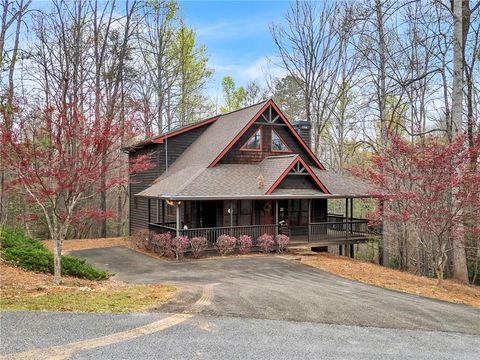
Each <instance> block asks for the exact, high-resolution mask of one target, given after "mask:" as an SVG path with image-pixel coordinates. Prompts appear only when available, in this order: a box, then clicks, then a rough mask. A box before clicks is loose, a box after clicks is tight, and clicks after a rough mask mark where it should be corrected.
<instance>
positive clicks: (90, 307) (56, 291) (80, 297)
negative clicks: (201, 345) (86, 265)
mask: <svg viewBox="0 0 480 360" xmlns="http://www.w3.org/2000/svg"><path fill="white" fill-rule="evenodd" d="M175 290H176V289H175V287H173V286H169V285H136V286H131V287H127V288H123V289H119V290H112V289H102V290H94V291H88V290H81V289H68V290H66V289H62V288H52V289H48V290H45V289H40V288H39V289H38V290H37V292H31V291H30V292H26V291H19V290H18V288H15V287H13V286H12V287H7V288H6V289H3V291H2V296H1V298H0V310H2V311H30V310H43V311H79V312H114V313H123V312H132V311H140V310H145V309H146V308H148V307H150V306H153V305H155V304H159V303H161V302H164V301H165V300H167V299H169V298H170V297H171V296H172V295H173V293H174V291H175Z"/></svg>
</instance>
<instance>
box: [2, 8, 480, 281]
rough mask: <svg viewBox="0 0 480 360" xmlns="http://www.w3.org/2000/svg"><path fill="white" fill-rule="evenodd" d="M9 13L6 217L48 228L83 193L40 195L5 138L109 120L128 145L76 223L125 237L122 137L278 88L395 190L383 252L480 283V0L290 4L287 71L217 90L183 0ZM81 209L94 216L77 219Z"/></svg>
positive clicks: (291, 110)
mask: <svg viewBox="0 0 480 360" xmlns="http://www.w3.org/2000/svg"><path fill="white" fill-rule="evenodd" d="M0 15H1V19H0V21H1V23H0V24H1V28H0V64H1V68H0V86H1V93H0V102H1V103H0V107H1V114H2V119H1V121H2V124H1V126H2V136H3V137H2V147H3V148H4V150H3V151H4V153H3V156H2V159H0V171H1V174H0V175H1V179H0V181H1V184H0V185H1V188H0V202H1V207H0V217H1V221H2V223H7V224H19V223H20V224H23V226H25V227H26V228H27V229H28V231H30V232H32V233H34V234H36V235H37V236H40V237H49V236H52V235H51V233H52V232H51V229H50V230H49V224H48V221H47V220H46V214H49V213H51V212H52V211H53V214H56V213H57V212H62V211H63V210H62V209H64V208H65V206H66V204H69V201H70V200H71V199H70V197H71V192H68V191H67V193H66V194H63V193H59V192H58V191H57V192H56V196H55V197H52V196H51V191H50V190H51V188H50V187H49V186H47V185H45V184H42V186H43V187H44V188H43V190H44V192H43V195H42V196H41V198H39V197H37V198H36V199H35V197H32V192H34V191H35V189H34V188H29V184H27V183H26V180H25V179H24V180H22V181H23V182H22V181H21V180H19V178H18V175H16V171H15V168H12V167H11V166H10V165H11V164H9V163H7V162H6V159H7V158H8V155H9V154H10V153H9V154H7V153H5V152H6V151H8V150H9V149H8V147H7V146H4V144H7V143H8V141H10V143H12V144H15V143H16V144H18V142H20V143H24V144H31V147H32V148H35V149H40V150H39V152H42V150H43V148H42V146H44V147H48V146H49V144H51V142H50V140H49V141H47V140H45V139H46V138H53V137H54V135H55V136H59V137H61V136H63V133H62V132H58V133H55V131H54V130H52V124H61V126H64V127H67V128H68V127H69V126H73V125H72V124H76V123H80V124H83V125H82V128H81V129H79V130H78V131H79V132H82V134H84V137H85V138H88V137H89V134H92V133H95V134H97V133H98V132H99V131H100V132H101V131H103V132H105V129H110V131H112V133H113V134H114V135H115V136H112V137H113V138H115V141H110V142H108V146H106V145H102V146H100V147H98V148H94V149H96V151H100V163H99V165H98V166H99V167H100V168H102V169H105V171H104V172H103V173H102V174H101V176H99V177H98V178H96V177H95V178H94V179H93V180H94V181H95V182H96V183H97V185H98V186H95V188H93V187H88V188H85V189H82V191H81V192H82V195H78V199H79V201H78V202H77V203H75V206H74V207H72V209H73V211H72V213H71V215H70V216H71V219H70V220H71V221H70V223H69V226H68V227H67V228H66V229H63V231H65V236H67V237H105V236H117V235H122V234H125V233H126V224H127V223H128V218H127V201H126V199H127V195H128V189H127V187H126V184H125V181H124V180H125V179H123V181H121V180H120V178H122V176H126V175H127V174H126V171H125V167H124V166H123V165H122V164H123V162H124V161H125V155H124V154H123V153H122V152H121V151H120V149H121V147H122V146H124V145H126V144H128V143H130V142H131V141H133V139H136V140H139V139H143V138H146V137H149V136H152V135H155V134H159V133H162V132H165V131H168V130H170V129H173V128H176V127H178V126H182V125H185V124H188V123H192V122H195V121H198V120H200V119H202V118H206V117H208V116H211V115H213V114H215V113H216V112H228V111H232V110H236V109H238V108H240V107H242V106H246V105H251V104H253V103H256V102H258V101H260V100H263V99H265V98H269V97H272V98H273V99H274V100H275V101H276V102H277V104H278V105H279V106H280V108H282V110H283V111H284V112H285V114H286V116H287V118H289V119H290V120H291V121H293V120H298V119H302V120H308V121H310V122H311V123H312V129H313V136H312V144H311V145H312V149H313V150H314V151H315V153H316V154H317V155H318V156H319V158H320V160H321V161H322V162H323V163H324V164H325V165H326V167H327V168H330V169H332V170H334V171H337V172H347V171H349V172H352V171H353V172H355V173H356V174H357V175H361V176H364V177H366V178H369V179H370V180H372V181H374V182H375V183H376V184H377V185H379V186H380V187H383V188H385V189H388V190H389V192H390V194H391V196H390V199H386V201H384V202H381V203H379V204H378V206H377V207H376V211H375V214H372V216H374V217H377V218H381V219H382V220H388V226H387V225H385V244H383V245H384V246H383V248H384V254H383V257H384V259H385V262H386V264H390V265H392V266H397V267H400V268H402V269H408V270H411V271H415V272H418V273H421V274H423V275H435V276H438V277H442V276H448V277H451V276H453V277H455V278H456V279H458V280H460V281H463V282H467V281H471V282H478V281H479V276H478V273H479V272H480V231H479V229H478V224H479V223H480V217H479V213H480V207H479V204H480V194H479V193H478V188H479V186H478V185H479V184H480V176H479V171H480V170H479V167H478V161H479V143H480V123H479V120H478V119H479V113H480V91H479V80H480V2H478V1H468V0H452V1H447V0H425V1H393V0H363V1H354V2H350V1H344V2H342V1H335V2H333V1H324V2H304V1H298V2H291V3H290V4H289V6H288V10H287V12H286V13H285V14H284V16H283V18H279V19H272V21H271V23H270V24H268V26H269V30H270V33H271V38H272V41H273V43H274V44H275V47H276V50H277V52H276V56H275V57H274V58H272V59H270V61H271V66H272V67H276V68H281V69H282V73H283V76H282V77H273V76H272V75H269V72H268V71H267V73H266V74H264V81H263V82H260V81H256V82H250V83H248V84H246V85H244V86H239V85H238V84H236V83H235V80H234V78H233V77H230V76H227V77H225V78H224V79H223V82H222V95H223V96H221V99H220V100H219V99H212V98H210V97H209V95H208V91H207V89H208V85H209V84H210V82H211V81H212V76H213V72H214V70H215V69H212V68H210V67H209V51H208V49H207V48H206V47H205V46H204V45H202V44H199V43H198V41H197V39H196V31H195V29H194V28H192V27H190V26H189V24H187V23H186V22H185V20H184V18H183V17H182V10H181V3H178V2H176V1H174V0H127V1H115V0H110V1H96V0H78V1H66V0H65V1H64V0H55V1H53V2H52V5H51V6H49V7H48V8H45V7H43V8H40V9H39V8H36V7H35V3H33V4H32V2H31V1H30V0H1V12H0ZM272 73H273V72H272ZM275 73H277V72H275ZM52 119H53V120H52ZM79 119H81V120H79ZM54 126H55V125H53V127H54ZM58 126H60V125H58ZM86 128H88V131H86V130H85V129H86ZM38 129H42V131H41V134H42V135H41V138H38V136H40V135H38V133H37V131H36V130H38ZM102 129H103V130H102ZM118 129H124V130H123V132H122V133H118ZM76 131H77V130H76ZM5 134H9V136H8V139H6V138H5ZM11 134H15V137H14V139H15V140H12V136H10V135H11ZM75 134H76V133H75V131H74V132H73V133H72V134H71V136H72V138H74V137H75ZM459 139H460V140H459ZM7 140H8V141H7ZM98 141H100V139H99V140H98ZM39 144H40V145H41V146H39ZM25 146H26V145H25ZM62 146H63V145H62ZM76 146H78V143H76V142H75V141H73V142H72V143H71V144H70V148H63V147H62V148H61V149H60V145H58V146H57V148H56V151H57V152H60V153H62V152H65V153H66V154H71V153H72V151H73V150H72V149H75V147H76ZM10 150H12V148H10ZM21 150H22V151H24V149H23V148H22V149H21ZM17 151H20V150H19V149H17ZM92 151H93V150H92ZM73 152H74V151H73ZM439 153H442V154H443V156H442V157H440V158H438V157H436V155H438V154H439ZM422 154H423V155H424V154H430V155H431V156H429V157H428V159H426V158H424V157H423V156H422ZM10 156H11V154H10ZM84 159H88V154H84ZM422 159H423V160H422ZM432 159H435V161H433V160H432ZM14 160H15V159H14V157H11V161H14ZM427 160H428V161H427ZM430 160H432V161H430ZM44 161H47V160H44ZM63 166H64V165H63ZM72 166H73V165H72ZM75 166H76V165H75ZM139 166H140V165H139ZM140 167H141V166H140ZM440 167H441V168H442V171H441V172H439V171H438V170H439V168H440ZM445 169H447V170H448V171H444V170H445ZM35 175H38V174H35ZM56 175H57V176H58V174H56ZM111 179H115V181H113V182H112V181H111ZM432 184H436V185H435V186H432ZM442 184H443V185H446V186H443V187H442V186H441V185H442ZM30 185H31V184H30ZM37 185H38V184H37ZM48 185H51V184H48ZM65 186H66V185H64V186H63V187H62V188H61V189H63V188H64V187H65ZM45 188H46V189H45ZM57 189H58V188H57ZM77 192H78V189H77ZM433 195H435V196H433ZM67 200H68V201H67ZM80 200H81V201H80ZM387 200H388V201H387ZM420 201H423V203H421V202H420ZM42 203H43V205H42ZM428 203H430V204H428ZM433 203H434V204H435V206H428V205H431V204H433ZM45 204H46V205H45ZM419 204H420V205H423V207H422V206H420V207H418V205H419ZM78 214H84V215H85V214H90V215H95V216H90V217H86V216H84V217H78V218H81V221H74V220H75V219H77V215H78ZM47 218H48V216H47ZM50 227H51V226H50Z"/></svg>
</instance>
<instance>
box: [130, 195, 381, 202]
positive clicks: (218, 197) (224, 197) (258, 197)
mask: <svg viewBox="0 0 480 360" xmlns="http://www.w3.org/2000/svg"><path fill="white" fill-rule="evenodd" d="M134 196H137V197H143V198H151V199H166V200H172V201H185V200H275V199H344V198H357V199H367V198H380V197H381V195H372V194H322V195H288V194H287V195H285V194H284V195H240V196H232V195H215V196H202V195H201V196H176V195H158V196H144V195H139V194H135V195H134Z"/></svg>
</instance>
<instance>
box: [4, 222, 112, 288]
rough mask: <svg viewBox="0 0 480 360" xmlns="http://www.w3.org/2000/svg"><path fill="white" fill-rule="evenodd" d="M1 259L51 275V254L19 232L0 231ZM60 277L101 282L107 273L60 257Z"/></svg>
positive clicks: (38, 242) (74, 260)
mask: <svg viewBox="0 0 480 360" xmlns="http://www.w3.org/2000/svg"><path fill="white" fill-rule="evenodd" d="M0 245H1V247H2V252H1V255H2V258H3V259H4V260H6V261H9V262H12V263H14V264H16V265H17V266H19V267H21V268H23V269H25V270H29V271H38V272H43V273H49V274H53V254H52V253H51V252H50V251H49V250H48V249H47V248H46V247H45V246H44V245H43V244H42V243H41V242H40V241H38V240H35V239H31V238H28V237H26V236H25V234H24V233H23V232H22V231H21V230H12V229H2V230H1V231H0ZM61 263H62V275H70V276H76V277H80V278H86V279H89V280H103V279H106V278H108V276H109V275H108V273H107V272H106V271H104V270H99V269H96V268H94V267H93V266H91V265H90V264H87V263H86V261H85V260H82V259H77V258H75V257H71V256H62V262H61Z"/></svg>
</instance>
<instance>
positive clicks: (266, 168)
mask: <svg viewBox="0 0 480 360" xmlns="http://www.w3.org/2000/svg"><path fill="white" fill-rule="evenodd" d="M298 158H299V156H298V155H296V154H295V155H293V154H291V155H282V156H272V157H267V158H265V159H264V160H263V161H262V162H260V163H258V164H247V165H245V164H218V165H217V166H215V167H212V168H209V167H204V166H195V165H194V166H189V167H187V168H184V169H182V170H180V171H178V172H175V173H171V175H169V176H167V177H165V178H164V179H163V180H161V181H159V182H157V183H155V184H153V185H152V186H150V187H149V188H147V189H145V190H144V191H142V192H140V193H138V194H136V196H141V197H152V198H164V199H173V200H186V199H203V200H206V199H249V198H256V199H260V198H265V197H271V198H296V197H297V198H298V197H310V198H326V197H333V198H335V197H370V196H372V194H374V193H376V189H375V188H374V187H372V186H371V185H369V184H367V183H365V182H363V181H361V180H359V179H357V178H353V177H351V176H343V175H339V174H335V173H334V172H332V171H328V170H321V169H319V168H317V167H311V168H310V169H311V170H312V172H314V174H315V175H317V177H318V179H319V180H320V181H321V183H322V184H324V186H325V185H326V186H328V189H327V190H328V192H323V191H321V190H320V189H279V188H276V187H275V186H274V185H275V183H278V182H279V179H281V178H282V175H283V174H284V173H285V171H286V170H288V169H289V167H290V165H291V164H292V163H296V160H297V159H298ZM327 184H328V185H327ZM272 188H273V190H272V191H271V192H269V190H270V189H272Z"/></svg>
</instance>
